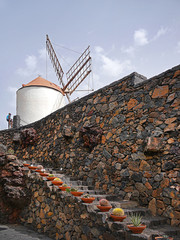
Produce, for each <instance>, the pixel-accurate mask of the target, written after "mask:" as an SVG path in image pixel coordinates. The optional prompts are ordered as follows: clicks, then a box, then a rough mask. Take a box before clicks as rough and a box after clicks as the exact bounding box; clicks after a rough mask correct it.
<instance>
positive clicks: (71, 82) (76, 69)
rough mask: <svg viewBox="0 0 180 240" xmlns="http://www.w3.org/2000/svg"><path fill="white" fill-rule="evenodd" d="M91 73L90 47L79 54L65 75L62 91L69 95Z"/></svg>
mask: <svg viewBox="0 0 180 240" xmlns="http://www.w3.org/2000/svg"><path fill="white" fill-rule="evenodd" d="M90 72H91V57H90V46H88V47H87V49H86V50H85V51H84V52H83V53H82V54H81V56H80V57H79V58H78V60H77V61H76V62H75V63H74V65H73V66H72V67H71V68H70V69H69V71H68V72H67V73H66V77H67V81H68V82H67V84H66V85H65V86H64V88H63V91H64V92H66V91H67V92H69V94H70V95H71V94H72V93H73V92H74V91H75V90H76V88H77V87H78V86H79V85H80V84H81V83H82V81H83V80H84V79H85V78H86V77H87V76H88V75H89V74H90Z"/></svg>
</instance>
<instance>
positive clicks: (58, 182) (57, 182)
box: [52, 180, 63, 186]
mask: <svg viewBox="0 0 180 240" xmlns="http://www.w3.org/2000/svg"><path fill="white" fill-rule="evenodd" d="M52 184H54V185H56V186H59V185H62V184H63V182H62V181H54V180H53V181H52Z"/></svg>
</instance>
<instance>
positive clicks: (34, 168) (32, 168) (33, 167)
mask: <svg viewBox="0 0 180 240" xmlns="http://www.w3.org/2000/svg"><path fill="white" fill-rule="evenodd" d="M28 168H29V169H31V170H36V169H37V167H36V166H33V164H31V165H30V166H28Z"/></svg>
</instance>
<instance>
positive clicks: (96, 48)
mask: <svg viewBox="0 0 180 240" xmlns="http://www.w3.org/2000/svg"><path fill="white" fill-rule="evenodd" d="M95 52H96V53H102V52H104V49H103V48H102V47H100V46H96V47H95Z"/></svg>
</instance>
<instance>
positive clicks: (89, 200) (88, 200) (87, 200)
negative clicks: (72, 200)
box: [81, 194, 95, 203]
mask: <svg viewBox="0 0 180 240" xmlns="http://www.w3.org/2000/svg"><path fill="white" fill-rule="evenodd" d="M81 200H82V201H83V202H84V203H92V202H93V201H94V200H95V198H94V197H91V196H90V195H89V194H85V195H83V196H82V198H81Z"/></svg>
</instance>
